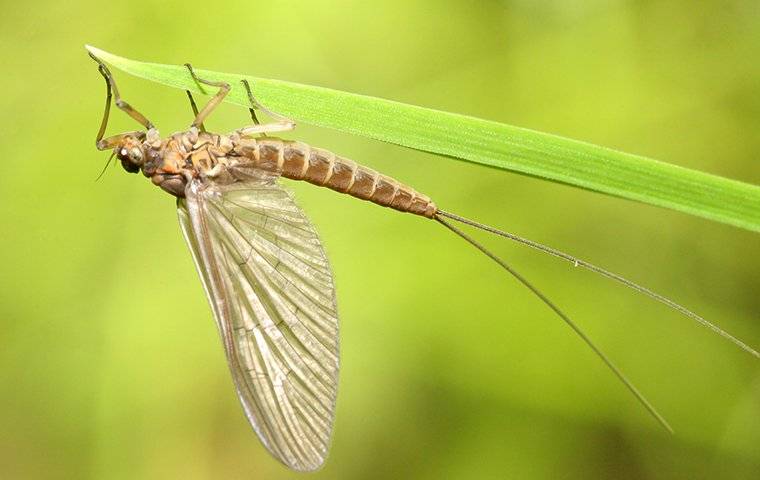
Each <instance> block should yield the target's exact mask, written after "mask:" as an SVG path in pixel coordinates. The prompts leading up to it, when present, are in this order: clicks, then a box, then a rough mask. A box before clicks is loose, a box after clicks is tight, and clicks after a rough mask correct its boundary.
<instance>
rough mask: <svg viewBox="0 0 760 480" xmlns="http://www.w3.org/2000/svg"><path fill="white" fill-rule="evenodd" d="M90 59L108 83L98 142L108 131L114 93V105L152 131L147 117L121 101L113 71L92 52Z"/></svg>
mask: <svg viewBox="0 0 760 480" xmlns="http://www.w3.org/2000/svg"><path fill="white" fill-rule="evenodd" d="M90 57H92V59H93V60H95V62H97V64H98V71H99V72H100V74H101V75H103V78H104V79H105V81H106V108H105V111H104V112H103V121H102V122H101V124H100V130H99V131H98V138H97V140H96V142H100V140H101V139H102V138H103V134H104V133H105V131H106V125H107V124H108V115H109V113H110V111H111V93H112V92H113V97H114V99H115V100H114V103H115V104H116V106H117V107H119V108H120V109H121V110H122V111H123V112H124V113H126V114H127V115H129V116H130V117H132V118H133V119H135V121H136V122H137V123H139V124H140V125H142V126H143V127H145V128H146V129H148V130H150V129H152V128H154V127H153V124H152V123H151V122H150V120H148V119H147V118H145V116H144V115H143V114H142V113H140V112H138V111H137V110H135V109H134V107H132V106H131V105H130V104H128V103H127V102H125V101H124V100H122V99H121V95H119V89H118V88H116V81H115V80H114V79H113V75H111V71H110V70H108V67H106V64H105V63H103V61H102V60H101V59H99V58H98V57H96V56H95V55H93V54H92V52H90Z"/></svg>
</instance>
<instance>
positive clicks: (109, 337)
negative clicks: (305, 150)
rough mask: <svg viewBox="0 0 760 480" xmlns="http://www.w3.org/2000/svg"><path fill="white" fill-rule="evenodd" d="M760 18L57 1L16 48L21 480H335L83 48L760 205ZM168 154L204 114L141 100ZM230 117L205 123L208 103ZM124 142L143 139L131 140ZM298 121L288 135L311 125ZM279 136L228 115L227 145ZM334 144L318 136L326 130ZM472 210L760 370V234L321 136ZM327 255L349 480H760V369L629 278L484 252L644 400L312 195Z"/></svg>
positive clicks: (544, 327)
mask: <svg viewBox="0 0 760 480" xmlns="http://www.w3.org/2000/svg"><path fill="white" fill-rule="evenodd" d="M756 3H757V2H755V1H752V2H750V1H747V2H725V1H721V2H717V1H715V2H706V3H705V2H702V3H700V6H699V8H697V7H695V6H694V4H693V3H692V2H686V1H676V2H580V3H568V2H549V3H547V2H542V3H541V4H536V3H535V2H477V3H474V2H453V1H432V0H422V1H418V2H401V1H390V2H384V3H383V4H382V5H379V4H372V3H367V2H344V1H331V2H322V1H314V2H295V1H282V2H261V3H255V4H254V3H252V2H251V1H250V0H246V1H242V0H241V1H239V2H216V3H214V4H213V5H212V4H209V3H208V2H194V1H187V2H182V3H181V4H176V3H170V2H141V1H136V2H119V1H117V2H111V3H108V4H107V5H106V4H104V3H103V2H95V1H92V0H87V1H84V2H76V3H73V4H72V3H69V4H65V3H60V2H36V3H32V2H27V3H18V4H13V5H12V6H9V7H8V8H6V9H4V10H3V15H2V18H0V27H2V28H0V44H2V45H3V48H2V49H0V60H1V61H2V65H3V69H4V72H5V73H4V75H2V76H0V87H2V91H3V92H4V95H3V96H2V97H0V108H1V109H2V112H3V115H2V116H1V117H0V122H2V130H1V131H2V133H3V141H2V151H3V156H2V158H3V162H2V174H0V219H2V222H3V228H2V230H1V231H0V232H1V233H2V235H0V247H2V248H0V262H1V263H0V264H1V265H2V268H1V269H0V389H2V390H1V391H0V432H2V434H0V477H2V478H14V479H15V478H23V479H34V478H46V479H48V478H61V479H63V478H66V479H69V478H97V479H111V478H113V479H154V478H155V479H166V478H186V479H211V478H214V479H217V478H235V479H237V478H241V479H248V478H250V479H254V478H256V479H267V480H269V479H284V478H304V476H303V475H298V474H295V473H292V472H289V471H287V470H285V469H284V468H282V467H281V466H280V465H279V464H278V463H277V462H276V461H275V460H273V459H272V458H271V457H270V456H269V455H268V454H267V453H266V451H265V450H264V448H262V447H261V446H260V444H259V442H258V440H257V439H256V437H255V435H254V434H253V433H252V432H251V429H250V427H249V426H248V425H247V424H246V422H245V419H244V416H243V414H242V412H241V410H240V407H239V405H238V402H237V399H236V398H235V395H234V391H233V387H232V382H231V380H230V378H229V373H228V371H227V366H226V365H225V363H224V355H223V352H222V347H221V344H220V341H219V337H218V334H217V333H216V331H215V326H214V323H213V320H212V318H211V313H210V311H209V308H208V305H206V300H205V298H204V295H203V291H202V289H201V286H200V282H199V281H198V279H197V276H196V273H195V271H194V269H193V266H192V261H191V259H190V255H189V253H188V252H187V249H186V247H185V245H184V242H183V240H182V238H181V234H180V231H179V227H178V225H177V220H176V215H175V209H174V201H173V199H172V198H170V197H169V196H168V195H166V194H165V193H163V192H162V191H160V190H159V189H157V188H156V187H154V186H153V185H151V183H150V181H148V180H147V179H145V178H143V177H142V176H140V175H128V174H126V173H125V172H124V171H123V170H122V169H121V168H120V167H114V168H109V169H108V170H107V171H106V173H105V175H104V176H103V178H102V179H101V180H100V181H98V182H95V181H94V180H95V178H96V177H97V175H98V174H99V173H100V170H101V169H102V167H103V165H104V164H105V162H106V160H107V158H108V153H107V152H98V151H96V150H95V148H94V138H95V134H96V132H97V128H98V126H99V122H100V115H101V113H102V107H103V95H104V90H105V89H104V86H103V80H102V78H101V77H100V75H98V73H97V70H96V67H95V64H94V63H93V62H92V60H91V59H90V58H88V57H87V55H86V53H85V51H84V50H83V45H85V44H92V45H97V46H99V47H100V48H103V49H106V50H108V51H111V52H117V53H120V54H123V55H127V56H129V57H131V58H137V59H141V60H145V61H151V62H157V63H162V64H173V65H181V64H182V63H184V62H192V63H193V65H195V66H196V67H197V68H199V69H207V70H213V71H221V72H240V73H245V74H250V75H255V76H257V77H262V78H277V79H282V80H289V81H293V82H298V83H300V84H306V85H319V86H323V87H329V88H332V89H336V90H341V91H348V92H358V93H362V94H366V95H370V96H373V97H379V98H388V99H394V100H397V101H399V102H403V103H407V104H412V105H421V106H424V107H429V108H434V109H437V110H441V111H450V112H459V113H462V114H466V115H470V116H473V117H478V118H485V119H489V120H492V121H496V122H499V123H504V124H510V125H520V126H524V127H527V128H530V129H531V130H534V131H542V132H551V133H553V134H558V135H561V136H563V137H567V138H576V139H580V140H582V141H584V142H588V143H591V144H596V145H605V146H609V147H612V148H614V149H616V150H619V151H626V152H635V153H637V154H641V155H644V156H646V157H650V158H657V159H661V160H663V161H666V162H668V163H670V164H672V165H678V166H679V167H684V168H688V169H691V170H698V171H703V172H709V173H710V174H714V175H719V176H722V177H726V178H732V179H736V180H739V181H742V182H746V183H749V184H760V169H759V168H758V159H759V158H760V155H759V153H760V135H758V134H757V132H758V131H760V96H758V94H757V92H758V91H760V63H758V62H756V61H754V59H757V58H760V16H759V15H758V12H757V5H756ZM114 74H115V75H116V79H117V81H118V82H119V87H120V89H121V92H122V94H123V95H124V98H125V99H126V100H127V101H129V102H130V103H131V104H133V105H134V106H135V107H137V108H138V109H139V110H140V111H142V112H143V113H145V114H146V115H147V116H148V118H150V119H151V120H152V121H153V122H154V123H155V124H156V125H157V126H158V127H159V128H160V129H161V131H162V133H164V134H169V133H171V132H173V131H178V130H182V129H184V128H187V126H188V125H189V123H190V121H191V118H190V117H191V111H190V107H189V105H188V102H187V99H186V97H185V95H184V93H183V92H182V91H180V90H177V89H173V88H167V87H165V86H162V85H157V84H155V83H152V82H147V81H145V80H142V79H137V78H134V77H132V76H130V75H127V74H124V73H123V72H120V71H118V70H116V69H114ZM200 98H201V99H202V98H203V97H200ZM114 113H115V114H114V116H113V118H112V124H111V125H109V131H108V133H109V134H110V133H117V132H121V131H126V130H131V129H134V128H135V126H136V124H135V123H134V122H133V121H132V120H130V119H129V118H126V116H125V115H123V114H120V115H116V114H118V113H119V112H114ZM286 113H287V112H286ZM249 120H250V119H249V118H248V116H247V112H246V111H245V110H244V109H242V108H240V107H236V106H230V105H223V106H221V107H220V109H219V111H218V112H217V113H215V115H214V116H213V117H212V118H210V119H209V120H208V122H207V123H206V126H207V127H208V128H209V129H212V130H215V131H223V132H224V131H229V130H232V129H234V128H237V127H239V126H240V125H242V124H245V123H246V122H248V121H249ZM304 120H306V119H304ZM287 136H288V137H289V138H298V139H299V140H303V141H306V142H309V143H311V144H313V145H317V146H320V147H323V148H328V149H330V150H333V151H335V152H337V153H339V154H340V155H343V156H346V157H348V158H352V159H354V160H356V161H359V162H361V163H363V164H367V165H369V166H371V167H373V168H375V169H378V170H380V171H382V172H383V173H385V174H389V175H392V176H394V177H396V178H398V179H400V180H402V181H404V182H406V183H408V184H410V185H412V186H414V187H415V188H417V189H419V190H420V191H422V192H424V193H426V194H428V195H430V196H431V197H432V198H434V199H435V200H436V202H437V203H438V204H439V205H441V207H442V208H445V209H447V210H450V211H452V212H455V213H458V214H461V215H465V216H467V217H470V218H474V219H476V220H480V221H483V222H486V223H489V224H492V225H494V226H497V227H502V228H506V229H509V230H512V231H515V232H516V233H519V234H522V235H524V236H527V237H529V238H532V239H534V240H537V241H541V242H545V243H548V244H550V245H552V246H556V247H560V248H562V249H564V250H567V251H569V252H570V253H573V254H576V255H578V256H580V257H582V258H585V259H587V260H590V261H593V262H595V263H598V264H600V265H602V266H606V267H609V268H611V269H612V270H613V271H615V272H618V273H621V274H623V275H625V276H627V277H630V278H631V279H632V280H635V281H638V282H641V283H643V284H644V285H646V286H647V287H650V288H652V289H654V290H655V291H658V292H661V293H663V294H666V295H668V296H670V297H672V298H673V299H674V300H676V301H678V302H680V303H682V304H684V305H685V306H687V307H689V308H691V309H693V310H695V311H696V312H697V313H700V314H702V315H704V316H705V317H706V318H707V319H709V320H711V321H714V322H716V323H717V324H719V325H720V326H721V327H724V328H726V329H727V330H728V331H729V332H732V333H735V334H736V335H737V336H739V337H740V338H742V339H743V340H745V341H746V342H747V343H748V344H750V345H751V346H754V347H758V346H760V323H759V322H758V320H759V319H760V304H759V303H758V295H757V292H758V291H759V290H760V268H758V267H759V266H760V241H758V237H757V234H756V233H754V232H751V231H748V230H745V229H740V228H735V227H732V226H729V225H724V224H721V223H716V222H712V221H706V220H705V219H702V218H698V217H695V216H691V215H684V214H683V213H680V212H675V211H672V210H668V209H663V208H657V207H652V206H650V205H645V204H642V203H639V202H631V201H628V200H624V199H620V198H616V197H614V196H610V195H599V194H598V193H594V192H590V191H588V190H584V189H578V188H569V187H568V186H566V185H562V184H560V183H555V182H546V181H540V180H538V179H536V178H531V177H530V176H525V175H514V174H510V173H507V172H504V171H501V170H497V169H493V168H483V167H480V166H477V165H473V164H469V163H464V162H459V161H454V160H448V159H445V158H442V157H440V156H437V155H431V154H428V153H423V152H419V151H415V150H413V149H408V148H402V147H398V146H395V145H389V144H387V143H384V142H379V141H376V140H371V139H367V138H363V137H360V136H356V135H349V134H345V133H343V132H338V131H335V130H333V129H326V128H321V127H316V126H312V125H308V124H307V122H302V123H300V124H299V127H298V129H297V130H296V131H295V132H293V133H290V134H288V135H287ZM285 183H286V184H287V186H288V188H290V189H292V190H294V191H295V193H296V196H297V199H298V201H299V203H300V204H301V205H302V206H303V207H304V209H305V210H306V211H307V213H308V215H309V216H310V218H311V219H312V220H313V221H314V223H315V225H316V226H317V229H318V231H319V232H320V234H321V235H322V238H323V241H324V244H325V248H326V251H327V253H328V255H329V257H330V261H331V264H332V267H333V269H334V271H335V279H336V285H337V293H338V307H339V311H340V313H341V318H342V324H341V328H342V336H341V348H342V352H341V354H342V366H341V368H342V370H341V384H340V389H339V396H338V411H337V420H336V421H337V423H336V430H335V437H334V443H333V446H332V450H331V453H330V457H329V459H328V463H327V465H326V467H325V469H324V470H322V471H320V472H318V473H317V474H315V475H313V476H311V477H310V478H325V479H356V478H364V479H388V478H414V479H440V478H457V479H465V478H473V479H483V478H499V479H501V478H520V479H556V478H566V479H576V478H577V479H588V478H615V479H642V478H643V479H648V478H656V479H668V480H670V479H674V478H688V479H694V478H705V479H708V478H709V479H714V478H721V479H724V478H726V479H739V478H747V479H754V478H756V476H757V472H758V471H760V449H758V445H760V415H758V405H760V366H758V363H760V362H758V361H757V360H755V359H753V358H752V357H751V356H749V355H747V354H746V353H744V352H741V351H739V350H738V349H736V348H735V347H733V346H732V345H730V344H728V343H727V342H725V341H724V340H722V339H720V338H718V337H716V336H714V335H711V334H710V333H709V332H708V331H706V330H705V329H704V328H701V327H699V326H696V325H693V323H692V322H690V321H689V320H687V319H684V318H682V317H680V316H678V315H677V314H675V313H672V312H670V311H668V310H667V309H666V308H664V307H662V306H660V305H657V304H655V303H653V302H651V301H648V300H646V299H644V298H642V297H640V296H636V295H634V294H632V293H631V292H629V291H626V290H623V289H622V288H619V287H618V286H617V285H615V284H612V283H610V282H608V281H605V280H604V279H598V278H596V277H594V276H592V275H590V274H589V273H587V272H583V271H582V270H580V269H573V268H572V266H568V265H567V264H565V263H562V262H558V261H555V260H553V259H550V258H544V257H542V256H540V255H538V254H536V253H534V252H532V251H529V250H526V249H524V248H521V247H517V246H513V245H510V244H508V243H506V241H502V240H498V239H488V238H487V237H484V236H482V235H477V236H478V238H479V239H481V240H483V241H485V242H486V243H487V244H488V245H489V246H490V247H491V248H493V249H494V250H495V251H496V252H497V253H498V254H499V255H502V256H504V257H505V258H506V259H507V260H509V261H511V262H512V263H513V264H514V265H515V267H516V268H517V269H519V270H520V271H521V272H522V273H523V274H524V275H525V276H526V277H528V278H529V279H531V280H532V281H534V282H535V283H536V284H538V285H539V286H540V287H541V288H542V289H543V290H544V291H545V292H546V293H547V295H549V296H550V297H551V298H552V299H553V300H554V301H555V302H556V303H557V304H558V305H559V306H560V307H561V308H563V309H564V310H565V311H567V312H568V313H569V314H570V315H571V317H572V318H573V319H574V320H575V321H576V322H577V323H579V324H580V325H581V326H582V327H583V328H584V329H585V330H586V331H587V332H588V334H589V335H590V336H591V338H593V339H594V340H595V341H596V342H597V343H598V344H599V345H600V346H601V347H602V348H603V349H604V350H605V351H606V352H607V353H608V354H609V355H610V357H612V359H613V360H614V361H615V362H616V363H617V364H618V365H619V366H620V367H621V368H622V369H623V370H624V371H625V372H626V373H627V374H628V376H629V377H630V378H631V379H632V380H633V381H634V382H636V384H637V385H638V386H639V387H640V388H641V390H642V392H643V393H644V394H646V395H647V397H648V398H649V399H650V400H651V401H652V402H653V403H654V405H655V406H656V407H657V408H658V409H659V410H660V411H661V412H662V413H663V415H664V416H665V417H666V418H667V419H668V421H669V422H670V423H671V424H672V425H673V428H674V430H675V431H676V433H675V435H668V434H667V433H665V432H664V431H662V429H661V428H660V427H659V426H658V425H657V423H656V422H654V421H653V420H652V419H651V418H650V417H649V416H648V415H647V414H646V412H645V411H643V410H642V409H641V407H640V406H639V405H638V404H637V403H636V402H635V400H634V399H632V398H631V396H630V395H629V394H628V392H627V391H625V389H624V388H623V387H622V386H621V385H620V384H619V382H617V381H616V380H615V379H614V377H613V376H612V375H611V374H609V372H608V371H607V370H606V369H605V367H604V366H603V365H601V364H600V362H599V361H598V360H597V358H595V357H594V355H593V353H592V352H590V351H588V349H587V348H586V347H585V346H584V345H583V344H582V343H581V342H580V341H579V340H578V339H577V338H576V337H575V336H573V334H572V332H570V331H569V330H568V329H567V327H566V326H565V325H563V324H562V323H561V321H560V320H558V319H556V318H555V317H553V316H552V315H551V314H550V312H548V311H547V310H546V308H545V307H543V306H542V305H541V304H540V303H539V302H537V301H536V300H535V299H534V298H532V297H531V296H530V295H529V294H528V293H527V292H525V291H524V289H522V288H520V287H519V285H517V284H515V282H513V281H511V280H510V279H508V278H506V276H505V275H503V274H502V273H501V272H500V271H498V269H497V268H496V267H495V266H494V265H492V264H491V262H490V261H489V260H488V259H486V258H484V257H481V256H479V255H478V253H477V252H476V251H475V250H474V249H472V248H469V247H468V246H467V245H466V244H464V242H462V241H461V240H459V239H457V238H455V237H454V236H453V235H451V234H450V233H448V232H446V231H445V229H443V228H442V227H440V226H439V225H436V224H435V223H434V222H429V221H425V220H423V219H420V218H416V217H413V216H411V215H401V214H398V213H396V212H393V211H391V210H388V209H383V208H379V207H377V206H375V205H371V204H367V203H365V202H359V201H356V200H355V199H352V198H348V197H346V196H341V195H337V194H335V193H334V192H332V191H328V190H325V189H319V188H315V187H313V186H311V185H306V184H300V183H297V182H285Z"/></svg>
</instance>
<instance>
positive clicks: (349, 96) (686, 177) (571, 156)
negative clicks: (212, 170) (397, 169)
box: [88, 47, 760, 231]
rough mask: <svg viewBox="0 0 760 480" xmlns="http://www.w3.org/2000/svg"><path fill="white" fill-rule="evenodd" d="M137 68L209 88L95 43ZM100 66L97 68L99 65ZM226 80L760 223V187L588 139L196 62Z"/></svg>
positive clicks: (340, 117)
mask: <svg viewBox="0 0 760 480" xmlns="http://www.w3.org/2000/svg"><path fill="white" fill-rule="evenodd" d="M88 49H89V50H90V51H92V53H94V54H95V55H97V56H98V57H100V58H101V59H103V60H104V61H106V62H108V63H109V64H111V65H113V66H114V67H116V68H118V69H120V70H123V71H125V72H127V73H130V74H132V75H135V76H138V77H142V78H145V79H147V80H153V81H155V82H158V83H162V84H164V85H168V86H172V87H176V88H181V89H186V90H190V91H192V92H197V93H203V92H201V91H200V90H199V89H198V87H197V85H196V84H195V82H193V80H192V78H191V77H190V75H189V74H188V71H187V69H186V68H185V67H183V66H177V65H162V64H155V63H145V62H139V61H135V60H130V59H126V58H123V57H119V56H116V55H113V54H110V53H108V52H105V51H103V50H99V49H97V48H94V47H88ZM93 70H94V68H93ZM196 72H197V73H198V74H199V75H200V76H202V77H205V78H209V79H213V80H225V81H227V82H229V83H230V84H231V85H232V91H231V92H230V94H229V95H228V96H227V98H226V99H225V101H227V102H230V103H234V104H237V105H243V106H246V107H247V106H248V100H247V98H246V95H245V91H244V90H243V88H242V86H241V85H240V80H241V79H243V78H245V79H248V81H249V82H251V84H252V85H253V89H254V94H255V95H256V97H257V99H258V100H259V101H261V103H263V104H264V105H266V106H267V107H268V108H269V109H271V110H274V111H276V112H279V113H282V114H283V115H287V116H289V117H291V118H293V119H295V120H297V121H299V122H305V123H309V124H312V125H317V126H321V127H328V128H334V129H336V130H341V131H344V132H348V133H352V134H356V135H362V136H365V137H369V138H374V139H377V140H382V141H384V142H389V143H394V144H397V145H403V146H405V147H409V148H414V149H417V150H422V151H425V152H431V153H436V154H440V155H446V156H449V157H453V158H457V159H460V160H467V161H470V162H473V163H479V164H481V165H487V166H490V167H495V168H499V169H502V170H509V171H513V172H518V173H523V174H528V175H532V176H536V177H540V178H545V179H548V180H552V181H556V182H561V183H565V184H568V185H574V186H577V187H582V188H585V189H589V190H593V191H597V192H601V193H606V194H609V195H615V196H618V197H623V198H628V199H631V200H638V201H640V202H644V203H648V204H651V205H657V206H660V207H666V208H671V209H673V210H678V211H681V212H686V213H690V214H692V215H697V216H700V217H704V218H708V219H710V220H715V221H718V222H723V223H727V224H730V225H735V226H737V227H742V228H746V229H748V230H753V231H760V187H758V186H756V185H751V184H747V183H742V182H739V181H735V180H730V179H727V178H723V177H719V176H715V175H710V174H708V173H704V172H699V171H695V170H689V169H686V168H682V167H678V166H675V165H670V164H667V163H663V162H659V161H657V160H652V159H649V158H645V157H641V156H638V155H632V154H628V153H623V152H618V151H615V150H611V149H608V148H604V147H599V146H596V145H591V144H589V143H584V142H580V141H577V140H571V139H567V138H563V137H558V136H556V135H551V134H547V133H541V132H536V131H533V130H528V129H524V128H519V127H514V126H511V125H505V124H503V123H498V122H492V121H488V120H482V119H479V118H474V117H469V116H465V115H458V114H455V113H449V112H442V111H438V110H433V109H429V108H423V107H417V106H414V105H407V104H403V103H399V102H394V101H390V100H384V99H381V98H376V97H369V96H365V95H357V94H354V93H347V92H341V91H337V90H331V89H327V88H321V87H314V86H310V85H302V84H297V83H291V82H284V81H279V80H270V79H264V78H257V77H251V76H248V75H237V74H231V73H219V72H212V71H208V70H201V69H196Z"/></svg>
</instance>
